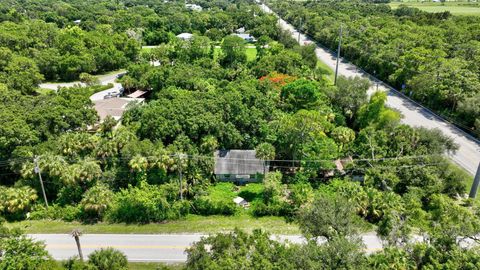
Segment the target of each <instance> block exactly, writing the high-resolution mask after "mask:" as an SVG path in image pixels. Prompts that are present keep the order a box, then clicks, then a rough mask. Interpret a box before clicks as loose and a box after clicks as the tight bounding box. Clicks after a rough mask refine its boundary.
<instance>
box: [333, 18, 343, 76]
mask: <svg viewBox="0 0 480 270" xmlns="http://www.w3.org/2000/svg"><path fill="white" fill-rule="evenodd" d="M342 31H343V25H340V33H339V34H338V35H339V38H338V49H337V65H336V66H335V82H334V85H337V77H338V63H339V62H340V49H341V47H342Z"/></svg>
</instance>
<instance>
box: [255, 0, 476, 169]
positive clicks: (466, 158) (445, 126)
mask: <svg viewBox="0 0 480 270" xmlns="http://www.w3.org/2000/svg"><path fill="white" fill-rule="evenodd" d="M261 8H262V9H263V11H265V12H267V13H273V11H272V10H271V9H270V8H269V7H267V6H266V5H263V4H262V5H261ZM279 23H280V26H281V27H282V28H283V29H285V30H288V31H290V33H291V34H292V37H293V38H295V39H298V34H299V33H298V32H297V30H296V29H295V28H293V26H292V25H290V24H288V23H287V22H285V21H284V20H283V19H279ZM311 42H313V41H312V40H310V39H309V38H308V37H306V36H305V35H303V34H300V44H305V43H311ZM316 54H317V57H318V59H320V61H322V62H324V63H325V64H326V65H328V66H329V67H330V68H331V69H333V70H334V69H335V66H336V56H335V55H334V54H332V53H331V52H329V51H327V50H325V49H324V48H321V47H317V49H316ZM338 74H339V75H344V76H346V77H354V76H360V77H364V78H368V79H369V80H370V81H371V82H372V88H371V89H370V91H369V93H373V92H374V91H376V89H377V82H379V84H378V90H380V91H388V99H387V105H388V106H389V107H390V108H394V109H396V110H398V111H400V112H401V113H402V115H403V119H402V122H403V123H405V124H407V125H410V126H418V127H425V128H429V129H433V128H437V129H439V130H441V131H442V132H443V133H444V134H445V135H447V136H449V137H451V138H453V139H454V141H455V143H457V144H458V145H459V149H458V151H457V152H456V153H454V154H448V155H449V156H450V158H451V159H452V160H453V161H454V162H455V163H457V164H458V165H459V166H461V167H463V168H464V169H465V170H466V171H468V172H469V173H471V174H472V175H474V174H475V172H476V171H477V167H478V166H479V163H480V141H479V140H476V139H475V138H473V137H471V136H470V135H468V134H467V133H465V132H463V131H462V130H460V129H458V128H457V127H455V126H454V125H452V124H450V123H448V122H446V121H445V120H443V119H441V118H439V117H438V116H436V115H435V114H433V113H432V112H430V111H429V110H428V109H426V108H423V107H422V106H420V105H418V104H416V103H415V102H412V101H410V100H409V99H407V98H405V97H403V96H402V95H401V94H399V93H398V92H396V91H393V90H391V89H390V87H388V86H387V85H385V84H383V83H382V82H381V81H379V80H376V79H374V78H372V77H371V76H369V75H368V74H366V73H365V72H363V71H362V70H361V69H359V68H358V67H357V66H355V65H353V64H351V63H348V62H347V61H345V60H343V59H341V61H340V63H339V65H338Z"/></svg>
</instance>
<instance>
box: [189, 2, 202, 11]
mask: <svg viewBox="0 0 480 270" xmlns="http://www.w3.org/2000/svg"><path fill="white" fill-rule="evenodd" d="M185 7H186V8H188V9H190V10H194V11H202V7H201V6H199V5H196V4H185Z"/></svg>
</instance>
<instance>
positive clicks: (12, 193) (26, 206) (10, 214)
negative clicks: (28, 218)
mask: <svg viewBox="0 0 480 270" xmlns="http://www.w3.org/2000/svg"><path fill="white" fill-rule="evenodd" d="M37 198H38V196H37V193H36V192H35V190H34V189H33V188H31V187H20V188H14V187H8V188H7V187H0V214H3V215H4V216H5V218H7V219H9V220H18V219H23V218H24V216H25V214H26V213H27V212H28V211H29V210H30V208H31V206H32V203H33V202H34V201H35V200H36V199H37Z"/></svg>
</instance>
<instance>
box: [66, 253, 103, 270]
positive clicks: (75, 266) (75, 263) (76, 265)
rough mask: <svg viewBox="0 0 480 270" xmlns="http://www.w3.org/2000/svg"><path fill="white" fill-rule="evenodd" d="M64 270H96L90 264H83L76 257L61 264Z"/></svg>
mask: <svg viewBox="0 0 480 270" xmlns="http://www.w3.org/2000/svg"><path fill="white" fill-rule="evenodd" d="M63 267H64V268H65V269H66V270H96V268H95V266H93V265H92V264H89V263H86V262H83V261H81V260H80V258H79V257H78V256H73V257H71V258H69V259H68V260H67V261H65V262H64V263H63Z"/></svg>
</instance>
